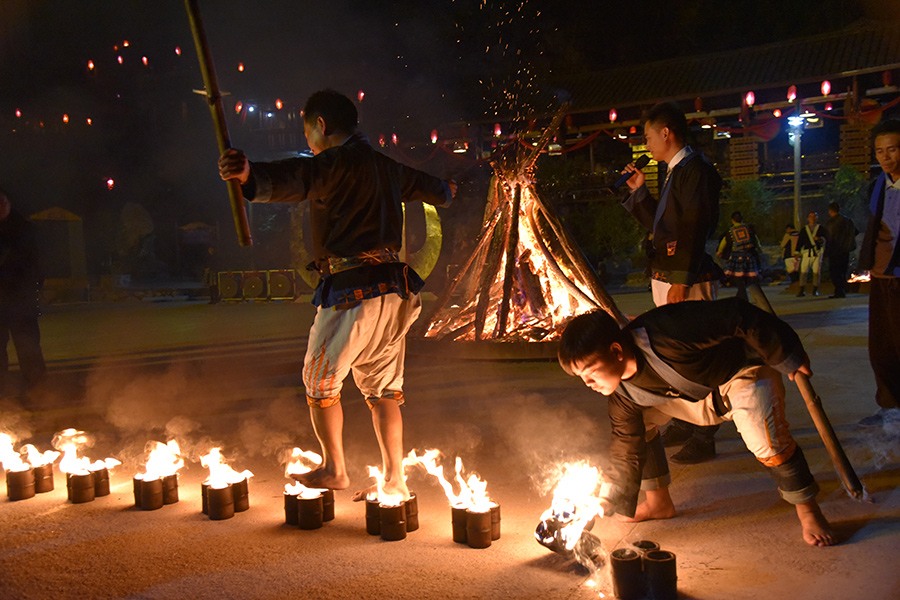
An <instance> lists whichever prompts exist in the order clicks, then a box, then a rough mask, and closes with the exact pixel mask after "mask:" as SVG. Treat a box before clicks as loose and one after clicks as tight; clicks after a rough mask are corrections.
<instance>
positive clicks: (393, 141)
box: [391, 133, 397, 146]
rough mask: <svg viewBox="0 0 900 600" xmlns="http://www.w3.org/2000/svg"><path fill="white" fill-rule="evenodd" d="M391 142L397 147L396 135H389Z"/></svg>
mask: <svg viewBox="0 0 900 600" xmlns="http://www.w3.org/2000/svg"><path fill="white" fill-rule="evenodd" d="M391 142H392V143H393V144H394V145H395V146H396V145H397V134H396V133H392V134H391Z"/></svg>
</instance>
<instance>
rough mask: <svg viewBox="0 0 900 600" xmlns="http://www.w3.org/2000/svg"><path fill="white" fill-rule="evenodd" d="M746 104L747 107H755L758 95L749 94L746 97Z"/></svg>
mask: <svg viewBox="0 0 900 600" xmlns="http://www.w3.org/2000/svg"><path fill="white" fill-rule="evenodd" d="M744 103H745V104H746V105H747V106H753V105H754V104H756V94H754V93H753V92H747V94H746V95H745V96H744Z"/></svg>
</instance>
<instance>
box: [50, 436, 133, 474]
mask: <svg viewBox="0 0 900 600" xmlns="http://www.w3.org/2000/svg"><path fill="white" fill-rule="evenodd" d="M51 444H52V446H53V447H54V448H56V449H57V450H59V451H60V452H62V459H61V460H60V461H59V470H60V471H62V472H63V473H66V474H70V473H71V474H77V475H86V474H87V473H89V472H91V471H99V470H100V469H112V468H113V467H115V466H117V465H120V464H122V463H121V462H120V461H118V460H116V459H115V458H106V459H103V460H96V461H94V462H91V460H90V459H89V458H86V457H84V456H79V454H80V451H81V449H82V448H83V447H85V446H88V447H90V446H91V445H93V442H92V440H91V439H90V438H89V437H88V436H87V435H86V434H85V433H84V432H83V431H78V430H77V429H71V428H69V429H64V430H63V431H60V432H59V433H57V434H56V435H54V436H53V441H52V442H51Z"/></svg>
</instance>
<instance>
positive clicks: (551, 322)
mask: <svg viewBox="0 0 900 600" xmlns="http://www.w3.org/2000/svg"><path fill="white" fill-rule="evenodd" d="M562 116H563V114H562V112H560V113H559V114H558V115H557V116H556V118H555V119H554V120H553V122H552V123H551V124H550V126H549V127H548V128H547V129H546V131H545V132H544V133H543V135H542V137H541V138H540V140H539V141H538V142H537V143H536V144H534V145H533V146H532V145H530V144H527V143H519V142H512V143H511V144H510V145H508V146H507V147H506V148H505V149H504V150H503V151H501V152H499V153H498V154H497V155H496V158H495V160H494V161H493V162H492V166H493V168H494V176H493V179H492V181H491V189H490V192H489V196H488V203H487V207H486V208H485V219H484V225H483V227H482V231H481V235H480V236H479V238H478V241H477V242H476V244H475V251H474V252H473V253H472V255H471V257H470V258H469V260H468V261H467V262H466V263H465V265H464V266H463V267H462V269H460V270H459V272H458V273H457V274H456V275H455V276H454V278H453V279H452V281H451V283H450V285H449V286H448V287H447V289H446V290H445V292H444V294H443V295H442V296H441V298H440V299H439V301H438V303H437V308H436V310H435V311H434V313H433V314H432V316H431V318H430V319H429V321H428V324H427V325H426V329H425V331H424V333H423V334H422V335H423V336H424V337H425V338H434V339H436V340H448V341H481V340H491V341H502V342H539V341H551V340H554V339H557V338H558V337H559V336H560V335H561V333H562V331H561V330H562V327H563V325H564V323H565V321H566V320H567V319H568V318H569V317H571V316H574V315H576V314H579V313H582V312H586V311H588V310H591V309H594V308H603V309H604V310H606V311H607V312H609V313H610V314H611V315H613V316H614V317H615V318H616V319H618V320H619V321H620V322H621V323H624V322H625V318H624V316H623V315H622V314H621V313H620V312H619V311H618V309H617V308H616V306H615V304H614V303H613V301H612V299H611V298H610V296H609V295H608V294H607V293H606V291H605V290H604V289H603V286H602V285H601V284H600V281H599V279H598V278H597V274H596V272H595V271H594V269H593V268H592V267H591V266H590V264H588V262H587V260H586V259H585V258H584V255H583V254H582V252H581V250H580V249H579V248H578V246H577V245H576V244H575V242H574V241H573V240H572V238H571V236H570V235H569V233H568V232H567V230H566V228H565V226H564V225H563V224H562V222H561V221H560V220H559V218H558V217H557V216H556V214H555V213H554V211H553V210H552V207H551V206H549V205H548V204H546V203H545V202H544V201H543V200H542V199H541V198H540V196H539V195H538V193H537V190H536V187H535V181H534V175H533V172H534V167H535V162H536V161H537V158H538V156H539V155H540V153H541V151H542V150H543V149H544V147H545V146H546V145H547V144H548V143H549V142H550V141H551V140H552V138H553V133H554V131H555V130H556V129H557V127H558V126H559V123H560V121H561V119H562Z"/></svg>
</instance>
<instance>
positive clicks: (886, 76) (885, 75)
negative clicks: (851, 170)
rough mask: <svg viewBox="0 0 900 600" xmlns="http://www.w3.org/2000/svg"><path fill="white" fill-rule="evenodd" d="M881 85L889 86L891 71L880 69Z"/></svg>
mask: <svg viewBox="0 0 900 600" xmlns="http://www.w3.org/2000/svg"><path fill="white" fill-rule="evenodd" d="M881 85H883V86H884V87H890V85H891V72H890V71H882V72H881Z"/></svg>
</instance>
